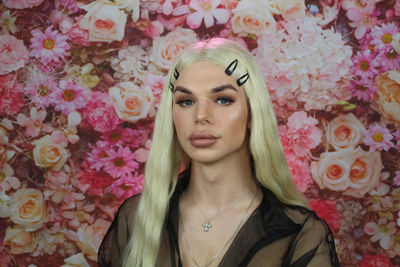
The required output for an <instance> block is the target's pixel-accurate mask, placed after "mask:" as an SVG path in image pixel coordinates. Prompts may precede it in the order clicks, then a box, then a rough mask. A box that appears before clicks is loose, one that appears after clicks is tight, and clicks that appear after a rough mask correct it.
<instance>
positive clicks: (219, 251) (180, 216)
mask: <svg viewBox="0 0 400 267" xmlns="http://www.w3.org/2000/svg"><path fill="white" fill-rule="evenodd" d="M257 195H258V190H256V193H255V194H254V197H253V199H252V200H251V202H250V204H249V206H248V207H247V209H246V211H245V212H244V214H243V217H242V218H241V219H240V221H239V224H238V225H237V226H236V228H235V230H234V231H233V233H232V235H231V236H230V237H229V238H228V240H227V241H226V242H225V244H224V246H223V247H222V248H221V249H220V250H218V251H217V254H215V256H214V257H212V259H211V260H210V261H209V262H208V263H207V264H205V265H204V267H207V266H209V265H210V264H211V263H213V262H214V261H215V260H216V259H217V258H218V256H219V255H220V254H221V253H222V251H224V250H225V248H226V246H227V245H228V244H229V243H230V242H231V241H232V239H233V238H234V237H235V236H236V234H237V233H238V232H239V229H240V226H241V225H242V223H243V222H244V220H245V219H246V217H247V213H248V212H249V210H250V207H251V206H252V204H253V202H254V200H255V199H256V197H257ZM199 207H200V206H199ZM178 212H179V221H180V222H181V224H182V230H183V241H184V243H185V246H186V247H187V250H188V252H189V256H190V258H191V259H192V261H193V263H194V264H195V265H196V267H201V265H200V264H199V263H198V262H197V261H196V259H195V258H194V256H193V252H192V249H191V248H190V245H189V242H188V239H187V236H186V231H185V225H184V224H183V219H182V214H181V209H180V205H179V207H178ZM206 223H208V222H207V221H206Z"/></svg>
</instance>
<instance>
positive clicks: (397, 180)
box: [393, 171, 400, 186]
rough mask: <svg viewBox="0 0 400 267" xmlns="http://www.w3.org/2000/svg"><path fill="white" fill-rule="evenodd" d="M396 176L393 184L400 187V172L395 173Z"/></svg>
mask: <svg viewBox="0 0 400 267" xmlns="http://www.w3.org/2000/svg"><path fill="white" fill-rule="evenodd" d="M394 174H395V176H394V178H393V184H394V185H395V186H400V171H395V172H394Z"/></svg>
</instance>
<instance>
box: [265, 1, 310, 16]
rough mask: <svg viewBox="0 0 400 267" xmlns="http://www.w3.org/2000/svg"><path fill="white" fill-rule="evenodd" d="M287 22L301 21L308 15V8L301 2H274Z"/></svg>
mask: <svg viewBox="0 0 400 267" xmlns="http://www.w3.org/2000/svg"><path fill="white" fill-rule="evenodd" d="M273 1H274V2H275V4H276V6H277V7H278V8H279V10H280V12H281V14H282V17H283V18H284V19H286V20H290V19H301V18H304V16H305V15H306V6H305V5H304V1H301V0H285V1H282V0H273Z"/></svg>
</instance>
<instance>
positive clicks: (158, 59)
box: [150, 28, 198, 70]
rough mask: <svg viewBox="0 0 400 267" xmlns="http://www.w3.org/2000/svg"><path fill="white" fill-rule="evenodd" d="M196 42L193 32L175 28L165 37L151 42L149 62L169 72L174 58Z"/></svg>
mask: <svg viewBox="0 0 400 267" xmlns="http://www.w3.org/2000/svg"><path fill="white" fill-rule="evenodd" d="M197 41H198V39H197V35H196V33H195V32H194V31H193V30H191V29H183V28H177V29H176V30H175V31H172V32H170V33H168V34H167V35H166V36H160V37H157V38H156V39H154V40H153V48H152V50H151V55H150V61H151V62H153V63H154V64H155V65H156V66H158V67H159V68H160V69H162V70H169V69H170V68H171V66H172V64H173V62H174V61H175V59H176V57H177V56H178V55H179V54H180V53H181V52H182V51H183V50H185V48H186V47H188V46H190V45H191V44H193V43H195V42H197Z"/></svg>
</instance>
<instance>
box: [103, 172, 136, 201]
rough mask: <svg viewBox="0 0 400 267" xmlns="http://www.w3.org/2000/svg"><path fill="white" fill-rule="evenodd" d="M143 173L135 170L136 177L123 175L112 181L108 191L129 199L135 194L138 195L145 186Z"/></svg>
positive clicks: (118, 196) (117, 196)
mask: <svg viewBox="0 0 400 267" xmlns="http://www.w3.org/2000/svg"><path fill="white" fill-rule="evenodd" d="M143 178H144V177H143V174H140V175H139V174H137V173H136V172H135V175H134V177H132V178H128V177H122V178H120V179H118V180H117V181H115V182H114V183H112V184H111V185H110V186H109V187H108V188H107V191H108V192H109V193H111V194H113V195H114V196H115V197H116V198H122V199H127V198H128V197H131V196H133V195H137V194H139V193H140V192H141V191H142V187H143Z"/></svg>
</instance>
